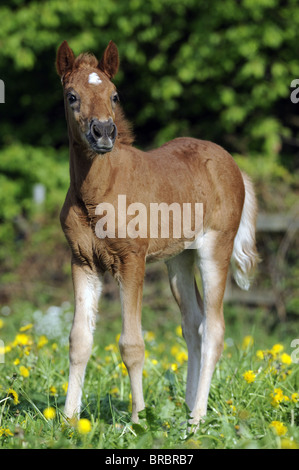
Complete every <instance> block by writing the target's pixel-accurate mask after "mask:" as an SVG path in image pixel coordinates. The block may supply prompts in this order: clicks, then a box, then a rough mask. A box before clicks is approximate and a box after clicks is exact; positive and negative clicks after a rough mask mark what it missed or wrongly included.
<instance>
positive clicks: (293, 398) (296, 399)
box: [291, 392, 299, 403]
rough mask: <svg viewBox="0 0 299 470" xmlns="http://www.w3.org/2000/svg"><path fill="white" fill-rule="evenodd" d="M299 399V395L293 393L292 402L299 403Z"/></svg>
mask: <svg viewBox="0 0 299 470" xmlns="http://www.w3.org/2000/svg"><path fill="white" fill-rule="evenodd" d="M298 398H299V393H296V392H295V393H292V395H291V400H292V401H293V402H294V403H297V401H298Z"/></svg>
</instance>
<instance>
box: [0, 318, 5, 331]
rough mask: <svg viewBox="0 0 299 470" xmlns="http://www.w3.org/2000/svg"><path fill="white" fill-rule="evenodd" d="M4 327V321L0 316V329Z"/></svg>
mask: <svg viewBox="0 0 299 470" xmlns="http://www.w3.org/2000/svg"><path fill="white" fill-rule="evenodd" d="M3 327H4V321H3V320H2V318H0V329H1V328H3Z"/></svg>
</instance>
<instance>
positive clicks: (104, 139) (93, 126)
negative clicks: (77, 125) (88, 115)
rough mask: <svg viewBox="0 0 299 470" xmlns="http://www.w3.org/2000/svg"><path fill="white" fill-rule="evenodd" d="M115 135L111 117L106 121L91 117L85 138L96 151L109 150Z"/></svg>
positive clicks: (115, 129)
mask: <svg viewBox="0 0 299 470" xmlns="http://www.w3.org/2000/svg"><path fill="white" fill-rule="evenodd" d="M116 136H117V128H116V125H115V124H114V122H113V121H112V119H111V118H109V119H108V121H99V120H98V119H92V121H91V122H90V128H89V132H88V135H87V140H88V142H89V144H90V146H91V147H92V149H93V150H94V151H95V152H97V153H106V152H111V150H112V149H113V145H114V142H115V139H116Z"/></svg>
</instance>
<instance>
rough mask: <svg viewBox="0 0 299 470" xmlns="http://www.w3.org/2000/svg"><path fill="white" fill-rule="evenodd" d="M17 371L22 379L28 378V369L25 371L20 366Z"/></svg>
mask: <svg viewBox="0 0 299 470" xmlns="http://www.w3.org/2000/svg"><path fill="white" fill-rule="evenodd" d="M19 371H20V374H21V375H22V376H23V377H29V369H27V367H25V366H20V367H19Z"/></svg>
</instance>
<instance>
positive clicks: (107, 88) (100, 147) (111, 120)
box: [56, 41, 119, 154]
mask: <svg viewBox="0 0 299 470" xmlns="http://www.w3.org/2000/svg"><path fill="white" fill-rule="evenodd" d="M118 64H119V59H118V51H117V47H116V45H115V44H114V43H113V42H112V41H110V42H109V44H108V46H107V48H106V50H105V52H104V55H103V57H102V59H101V60H100V61H98V60H97V59H96V57H95V56H94V55H91V54H80V55H79V56H78V57H77V58H75V55H74V53H73V51H72V49H70V47H69V45H68V43H67V42H66V41H64V42H63V43H62V44H61V45H60V47H59V49H58V52H57V59H56V68H57V72H58V74H59V75H60V77H61V82H62V84H63V88H64V100H65V109H66V118H67V121H68V124H69V128H70V131H71V133H72V136H73V138H74V139H75V141H77V142H80V141H81V142H85V144H87V145H88V146H89V148H90V149H91V150H92V151H93V152H96V153H100V154H103V153H106V152H110V151H111V150H112V149H113V146H114V143H115V139H116V136H117V128H116V125H115V112H116V107H117V103H118V101H119V99H118V94H117V92H116V88H115V86H114V85H113V83H112V82H111V79H112V78H113V77H114V75H115V74H116V72H117V70H118Z"/></svg>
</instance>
